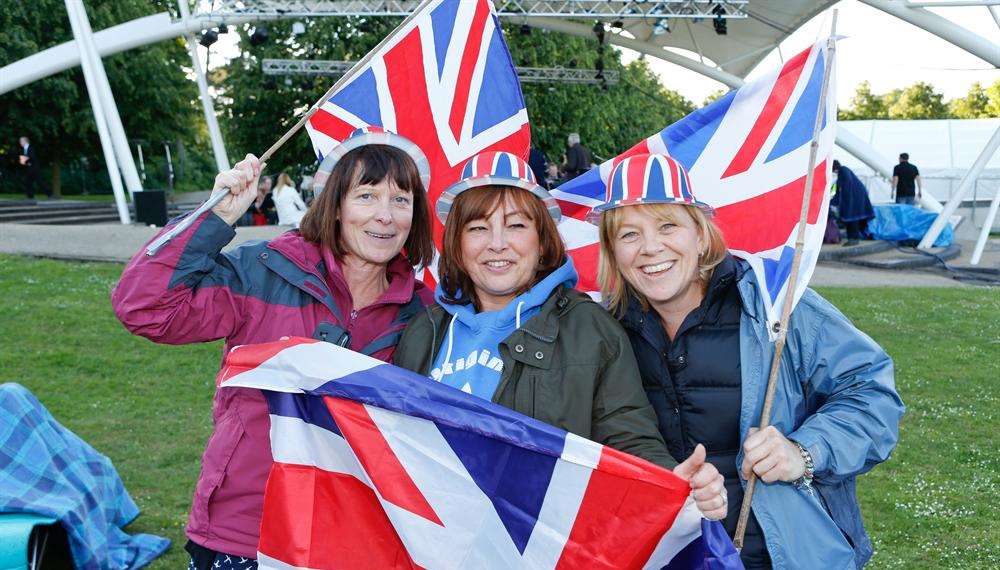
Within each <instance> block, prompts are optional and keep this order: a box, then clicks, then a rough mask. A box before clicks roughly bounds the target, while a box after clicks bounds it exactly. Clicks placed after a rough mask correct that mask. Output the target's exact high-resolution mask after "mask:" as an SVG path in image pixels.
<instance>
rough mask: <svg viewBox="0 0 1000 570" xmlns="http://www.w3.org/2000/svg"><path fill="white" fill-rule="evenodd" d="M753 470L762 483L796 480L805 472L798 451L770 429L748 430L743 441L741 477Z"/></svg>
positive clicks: (782, 436) (789, 442) (779, 434)
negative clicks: (748, 432) (748, 433)
mask: <svg viewBox="0 0 1000 570" xmlns="http://www.w3.org/2000/svg"><path fill="white" fill-rule="evenodd" d="M751 470H753V472H754V473H756V474H757V477H759V478H760V480H761V481H763V482H765V483H774V482H775V481H785V482H788V483H791V482H793V481H797V480H798V479H799V478H800V477H802V475H803V474H804V473H805V472H806V462H805V460H804V459H803V458H802V453H800V452H799V448H798V447H797V446H796V445H795V444H794V443H792V442H791V441H789V440H788V438H786V437H785V436H784V435H782V434H781V432H779V431H778V430H777V429H776V428H775V427H774V426H767V427H766V428H764V429H759V428H750V435H748V436H747V439H746V441H744V442H743V466H742V471H743V478H744V479H749V478H750V471H751Z"/></svg>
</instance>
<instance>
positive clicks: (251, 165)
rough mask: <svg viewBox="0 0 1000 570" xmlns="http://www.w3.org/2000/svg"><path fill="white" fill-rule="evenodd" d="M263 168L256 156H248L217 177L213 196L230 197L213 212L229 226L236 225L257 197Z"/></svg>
mask: <svg viewBox="0 0 1000 570" xmlns="http://www.w3.org/2000/svg"><path fill="white" fill-rule="evenodd" d="M263 167H264V165H263V164H261V162H260V160H258V159H257V157H256V156H254V155H252V154H248V155H247V156H246V158H244V159H243V160H241V161H239V162H237V163H236V166H234V167H233V168H231V169H230V170H226V171H224V172H220V173H219V174H218V175H216V177H215V187H214V188H213V189H212V195H213V196H214V195H215V194H217V193H219V192H228V194H229V195H228V196H226V197H225V198H223V199H222V201H221V202H219V203H218V204H216V205H215V207H214V208H212V211H213V212H215V214H216V215H217V216H219V217H220V218H222V219H223V220H225V222H226V223H227V224H229V225H233V224H235V223H236V221H237V220H239V219H240V217H242V216H243V214H245V213H246V211H247V208H249V207H250V204H252V203H253V201H254V199H255V198H256V197H257V182H258V181H259V180H260V173H261V170H262V169H263ZM227 188H228V190H227Z"/></svg>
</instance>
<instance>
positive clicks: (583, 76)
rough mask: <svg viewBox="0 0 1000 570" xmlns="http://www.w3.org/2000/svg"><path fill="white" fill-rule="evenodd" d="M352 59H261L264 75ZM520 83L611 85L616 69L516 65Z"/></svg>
mask: <svg viewBox="0 0 1000 570" xmlns="http://www.w3.org/2000/svg"><path fill="white" fill-rule="evenodd" d="M354 63H355V62H353V61H336V60H322V59H313V60H309V59H264V60H261V71H263V72H264V75H312V76H319V75H322V76H338V75H343V74H344V73H346V72H347V70H349V69H350V68H351V67H353V66H354ZM515 69H517V77H518V79H520V80H521V83H575V84H588V85H599V84H603V85H614V84H616V83H618V80H619V75H618V71H617V70H611V69H609V70H606V71H599V70H597V69H577V68H572V67H518V68H515Z"/></svg>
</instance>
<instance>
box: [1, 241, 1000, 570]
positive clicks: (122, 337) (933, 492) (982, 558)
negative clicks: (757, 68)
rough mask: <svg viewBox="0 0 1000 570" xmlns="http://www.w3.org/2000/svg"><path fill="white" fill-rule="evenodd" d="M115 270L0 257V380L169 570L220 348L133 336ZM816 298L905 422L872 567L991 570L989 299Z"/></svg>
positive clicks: (882, 488)
mask: <svg viewBox="0 0 1000 570" xmlns="http://www.w3.org/2000/svg"><path fill="white" fill-rule="evenodd" d="M121 269H122V266H121V265H118V264H100V263H68V262H59V261H51V260H34V259H29V258H22V257H13V256H0V299H3V300H4V301H3V307H4V311H3V318H2V319H0V338H2V339H3V349H2V352H0V381H17V382H20V383H22V384H24V385H25V386H27V387H28V388H29V389H31V390H32V391H33V392H34V393H35V394H36V395H37V396H38V398H39V399H40V400H41V401H42V402H43V403H44V404H45V405H46V406H47V407H48V408H49V410H51V412H52V413H53V414H54V415H55V416H56V418H57V419H59V420H60V421H61V422H62V423H63V424H64V425H66V426H67V427H68V428H70V429H72V430H73V431H75V432H76V433H77V434H79V435H80V436H81V437H83V438H84V439H85V440H87V441H88V442H90V443H91V444H92V445H93V446H94V447H96V448H97V449H98V450H100V451H101V452H102V453H105V454H106V455H108V456H110V457H111V458H112V460H114V463H115V465H116V467H117V468H118V470H119V472H120V473H121V475H122V478H123V479H124V480H125V485H126V487H127V488H128V489H129V491H130V492H131V494H132V497H133V498H134V499H135V501H136V502H137V503H138V505H139V507H140V508H141V509H142V515H141V516H140V517H139V518H138V520H137V521H136V522H135V523H133V524H132V525H130V526H129V527H128V530H129V531H130V532H151V533H156V534H160V535H165V536H168V537H169V538H170V539H171V540H173V543H174V544H173V547H172V548H171V549H170V551H169V552H168V553H167V554H166V555H165V556H164V557H162V558H160V559H159V560H158V561H157V562H155V563H154V564H153V566H152V568H163V569H165V568H178V567H182V565H184V564H186V554H185V553H184V551H183V549H182V548H181V546H182V545H183V543H184V537H183V530H184V523H185V521H186V518H187V511H188V508H189V506H190V501H191V495H192V493H193V491H194V483H195V479H196V477H197V475H198V469H199V465H200V459H201V452H202V450H203V448H204V445H205V441H206V440H207V438H208V434H209V432H210V427H211V425H210V424H211V399H212V390H213V385H214V375H215V371H216V367H217V365H218V361H219V357H220V350H221V344H220V343H212V344H207V345H192V346H181V347H175V346H159V345H154V344H152V343H151V342H149V341H146V340H144V339H141V338H138V337H134V336H131V335H130V334H129V333H128V332H126V331H125V329H124V328H122V327H121V325H120V324H118V322H117V320H115V317H114V315H113V314H112V312H111V306H110V302H109V300H108V299H109V294H110V291H111V288H112V287H113V286H114V284H115V282H116V280H117V278H118V276H119V274H120V273H121ZM821 292H822V293H823V295H824V296H826V297H827V298H828V299H830V300H831V301H832V302H833V303H834V304H836V305H837V306H838V307H840V308H841V310H843V311H844V313H846V314H847V315H848V316H849V317H850V318H852V319H853V320H854V322H855V323H856V324H857V325H858V326H859V327H860V328H861V329H862V330H864V331H866V332H867V333H868V334H870V335H871V336H872V337H874V338H875V339H876V340H877V341H878V342H879V343H881V344H882V346H884V347H885V348H886V349H887V350H888V351H889V354H891V355H892V356H893V358H894V359H895V360H896V366H897V384H898V387H899V391H900V393H901V395H902V397H903V400H904V401H905V402H906V404H907V408H908V411H907V415H906V417H905V418H904V420H903V425H902V428H901V431H902V438H901V441H900V445H899V447H898V449H897V450H896V453H895V455H894V456H893V458H892V459H891V460H890V461H889V462H887V463H885V464H883V465H881V466H879V467H878V468H876V469H875V470H874V471H873V472H872V473H870V474H868V475H866V476H864V477H863V478H862V479H861V481H860V483H859V487H860V495H861V501H862V508H863V510H864V513H865V519H866V524H867V527H868V530H869V532H870V533H871V535H872V538H873V540H874V542H875V547H876V554H875V558H874V559H873V561H872V567H873V568H957V567H967V568H987V567H994V568H995V567H998V566H1000V524H997V520H998V518H1000V508H998V506H997V504H998V495H1000V449H998V446H997V445H996V439H995V433H996V432H997V431H998V427H1000V422H998V417H997V414H998V403H1000V402H998V395H997V382H998V380H1000V290H998V289H971V288H968V289H903V290H901V289H898V288H886V289H824V290H822V291H821ZM799 538H800V539H802V540H805V539H806V538H805V535H804V534H802V535H800V536H799Z"/></svg>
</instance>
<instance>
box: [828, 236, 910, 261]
mask: <svg viewBox="0 0 1000 570" xmlns="http://www.w3.org/2000/svg"><path fill="white" fill-rule="evenodd" d="M895 248H896V244H895V243H893V242H891V241H882V240H876V241H867V240H866V241H862V242H861V243H859V244H858V245H853V246H850V247H844V246H843V243H831V244H826V245H824V246H823V248H822V249H821V250H820V252H819V261H836V260H840V259H846V258H849V257H858V256H862V255H871V254H873V253H881V252H883V251H889V250H890V249H895Z"/></svg>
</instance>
